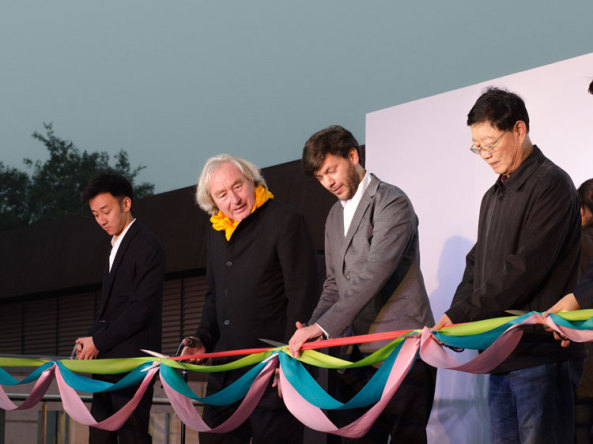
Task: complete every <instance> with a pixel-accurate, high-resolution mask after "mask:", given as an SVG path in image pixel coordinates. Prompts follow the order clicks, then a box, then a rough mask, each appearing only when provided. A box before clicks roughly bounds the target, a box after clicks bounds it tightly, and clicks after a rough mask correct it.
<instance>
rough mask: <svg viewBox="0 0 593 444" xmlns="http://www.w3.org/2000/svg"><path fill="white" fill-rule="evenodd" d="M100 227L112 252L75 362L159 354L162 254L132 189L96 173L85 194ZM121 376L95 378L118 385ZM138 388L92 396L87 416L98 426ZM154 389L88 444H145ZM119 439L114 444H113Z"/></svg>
mask: <svg viewBox="0 0 593 444" xmlns="http://www.w3.org/2000/svg"><path fill="white" fill-rule="evenodd" d="M83 197H84V199H85V200H86V201H88V203H89V206H90V209H91V212H92V213H93V216H94V217H95V220H96V221H97V223H98V224H99V226H100V227H101V228H102V229H103V230H105V231H106V232H107V234H109V235H110V236H111V245H112V248H111V253H110V254H109V258H108V260H107V261H106V264H105V271H104V274H103V286H102V291H101V306H100V309H99V312H98V314H97V318H96V319H95V323H94V324H93V327H92V328H91V330H90V331H89V336H87V337H83V338H78V339H77V340H76V344H77V353H76V354H77V358H78V359H95V358H102V359H104V358H129V357H134V356H141V355H143V353H142V352H141V351H140V349H149V350H154V351H160V349H161V313H162V300H163V281H164V277H165V253H164V251H163V249H162V248H161V246H160V244H159V242H158V241H157V239H156V238H155V237H154V235H153V234H152V233H150V232H149V231H148V230H147V229H146V228H145V227H144V226H143V225H142V224H141V223H140V222H138V221H137V220H136V219H134V217H133V216H132V212H131V209H132V199H133V192H132V185H131V184H130V182H129V181H128V180H127V179H126V178H125V177H123V176H121V175H119V174H115V173H101V174H99V175H98V176H96V177H95V178H93V179H92V180H91V182H90V183H89V185H88V186H87V188H86V189H85V190H84V196H83ZM122 376H123V375H94V378H95V379H99V380H103V381H109V382H117V381H119V380H120V379H121V377H122ZM137 388H138V386H133V387H128V388H126V389H122V390H117V391H111V392H104V393H95V394H94V395H93V402H92V405H91V413H92V415H93V416H94V418H95V419H96V420H97V421H102V420H104V419H106V418H108V417H109V416H111V415H112V414H113V413H115V412H117V411H118V410H120V409H121V408H122V407H123V406H124V405H125V404H126V403H127V402H128V401H130V399H132V397H133V396H134V394H135V393H136V390H137ZM152 395H153V386H152V385H151V386H150V387H149V388H148V389H147V390H146V393H145V394H144V396H143V397H142V400H141V401H140V404H139V405H138V407H137V408H136V410H134V412H133V413H132V415H131V416H130V418H129V419H128V420H127V421H126V423H125V424H124V425H123V427H122V428H121V429H119V430H118V431H116V432H108V431H105V430H100V429H97V428H94V427H91V428H90V429H89V442H90V443H91V444H98V443H105V444H107V443H113V442H119V443H129V444H133V443H150V442H152V438H151V436H150V434H149V433H148V424H149V419H150V407H151V405H152ZM118 440H119V441H118Z"/></svg>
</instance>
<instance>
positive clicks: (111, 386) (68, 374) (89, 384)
mask: <svg viewBox="0 0 593 444" xmlns="http://www.w3.org/2000/svg"><path fill="white" fill-rule="evenodd" d="M56 364H57V365H58V367H59V368H60V373H61V374H62V378H64V381H66V384H68V385H69V386H70V387H72V388H73V389H74V390H77V391H79V392H84V393H100V392H110V391H113V390H119V389H123V388H127V387H131V386H134V385H140V383H141V382H142V380H143V379H144V377H145V376H146V372H144V371H142V370H143V369H145V368H147V367H150V366H151V365H152V363H151V362H146V363H144V364H141V365H139V366H138V367H136V368H135V369H134V370H132V371H131V372H129V373H128V374H126V375H125V376H124V377H123V378H121V379H120V380H119V381H117V382H115V383H114V382H107V381H100V380H98V379H93V378H89V377H87V376H81V375H77V374H76V373H74V372H72V371H70V370H68V369H67V368H66V367H64V365H63V364H62V363H61V362H60V361H56Z"/></svg>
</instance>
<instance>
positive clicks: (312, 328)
mask: <svg viewBox="0 0 593 444" xmlns="http://www.w3.org/2000/svg"><path fill="white" fill-rule="evenodd" d="M296 328H297V331H295V332H294V334H293V335H292V338H290V341H288V350H289V351H290V354H291V355H292V356H294V357H295V358H298V357H299V356H300V355H301V347H302V346H303V344H304V343H305V342H307V341H310V340H312V339H319V338H320V337H321V335H322V334H323V331H322V330H321V328H319V325H317V324H313V325H308V326H307V327H305V326H304V325H303V324H301V323H300V322H297V323H296Z"/></svg>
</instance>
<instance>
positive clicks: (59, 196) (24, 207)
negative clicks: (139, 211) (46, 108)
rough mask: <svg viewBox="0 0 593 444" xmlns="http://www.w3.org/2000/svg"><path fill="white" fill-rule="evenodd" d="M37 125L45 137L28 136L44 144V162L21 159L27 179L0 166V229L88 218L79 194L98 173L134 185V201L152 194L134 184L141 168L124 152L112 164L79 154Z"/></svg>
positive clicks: (98, 154)
mask: <svg viewBox="0 0 593 444" xmlns="http://www.w3.org/2000/svg"><path fill="white" fill-rule="evenodd" d="M43 126H44V128H45V134H41V133H38V132H34V133H33V137H34V138H35V139H37V140H39V141H40V142H41V143H43V145H45V147H46V149H47V151H48V153H49V159H47V160H45V161H36V162H33V161H32V160H31V159H24V160H23V161H24V163H25V166H26V167H27V169H28V170H29V171H31V172H30V174H29V173H27V172H24V171H20V170H18V169H17V168H10V167H6V166H5V165H4V164H3V163H2V162H0V229H4V230H5V229H9V228H15V227H18V226H22V225H29V224H31V223H34V222H38V221H42V220H54V219H58V218H60V217H64V216H66V215H70V214H85V213H88V206H87V204H86V203H85V202H83V200H82V192H83V190H84V188H85V187H86V185H87V183H88V181H89V179H90V178H91V177H92V176H93V175H94V174H96V173H97V172H99V171H106V170H109V171H115V172H118V173H120V174H122V175H124V176H126V177H127V178H128V179H129V180H130V182H132V185H133V186H134V196H135V197H136V198H142V197H145V196H149V195H151V194H153V192H154V185H152V184H149V183H146V182H145V183H141V184H136V185H135V184H134V179H135V178H136V177H137V175H138V173H139V172H140V171H142V170H143V169H144V168H145V167H144V166H141V165H140V166H137V167H135V168H132V167H131V165H130V161H129V159H128V154H127V152H126V151H124V150H120V151H119V152H118V153H117V154H116V155H115V156H114V162H115V163H114V164H113V165H112V164H111V163H110V158H109V154H108V153H107V152H105V151H95V152H88V151H86V150H80V149H79V148H77V147H76V146H75V145H74V143H73V142H72V141H69V140H64V139H61V138H59V137H57V136H56V135H55V133H54V129H53V125H52V124H51V123H44V124H43Z"/></svg>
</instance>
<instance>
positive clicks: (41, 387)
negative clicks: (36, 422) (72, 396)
mask: <svg viewBox="0 0 593 444" xmlns="http://www.w3.org/2000/svg"><path fill="white" fill-rule="evenodd" d="M55 367H56V366H55V364H54V365H53V366H52V367H50V368H48V369H47V370H45V371H44V372H43V373H41V376H40V377H39V378H37V381H36V382H35V386H34V387H33V390H31V393H29V396H27V399H25V400H24V401H23V403H22V404H21V405H19V406H17V405H16V404H15V403H14V402H12V401H11V400H10V398H9V397H8V396H7V395H6V392H5V391H4V389H3V388H2V386H1V385H0V408H3V409H4V410H25V409H30V408H31V407H33V406H34V405H35V404H37V403H38V402H39V401H41V398H43V395H45V392H47V389H48V388H49V386H50V384H51V382H52V381H53V379H54V370H55Z"/></svg>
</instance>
